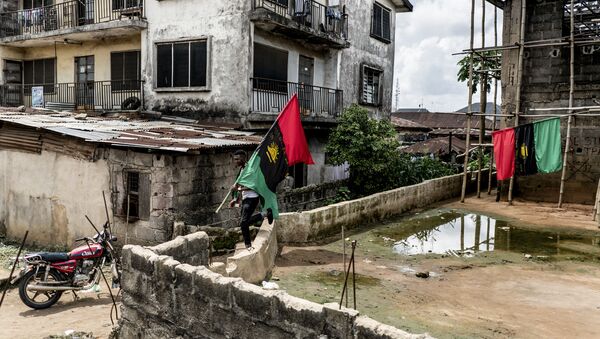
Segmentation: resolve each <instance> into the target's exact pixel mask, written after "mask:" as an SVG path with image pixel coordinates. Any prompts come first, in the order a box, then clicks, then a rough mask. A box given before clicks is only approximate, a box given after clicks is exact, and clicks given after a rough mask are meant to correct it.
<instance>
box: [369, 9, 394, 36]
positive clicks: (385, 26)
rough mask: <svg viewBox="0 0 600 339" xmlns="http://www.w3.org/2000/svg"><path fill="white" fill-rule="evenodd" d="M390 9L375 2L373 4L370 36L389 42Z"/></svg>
mask: <svg viewBox="0 0 600 339" xmlns="http://www.w3.org/2000/svg"><path fill="white" fill-rule="evenodd" d="M391 18H392V11H391V10H390V9H388V8H386V7H384V6H382V5H380V4H378V3H377V2H376V3H374V4H373V17H372V18H371V36H372V37H374V38H377V39H380V40H382V41H384V42H391V24H392V20H391Z"/></svg>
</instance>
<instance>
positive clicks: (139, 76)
mask: <svg viewBox="0 0 600 339" xmlns="http://www.w3.org/2000/svg"><path fill="white" fill-rule="evenodd" d="M131 52H137V57H138V60H137V61H138V65H137V66H138V69H137V79H121V80H115V79H114V77H113V74H112V67H113V64H112V62H113V59H112V58H113V55H114V54H125V53H131ZM123 67H125V63H123ZM123 75H125V74H123ZM141 80H142V51H141V50H139V49H132V50H126V51H112V52H110V81H111V93H120V92H131V91H138V90H140V87H137V88H135V89H130V88H123V89H113V86H112V82H113V81H123V82H125V81H136V82H137V83H138V85H139V84H140V83H141ZM125 87H126V86H125Z"/></svg>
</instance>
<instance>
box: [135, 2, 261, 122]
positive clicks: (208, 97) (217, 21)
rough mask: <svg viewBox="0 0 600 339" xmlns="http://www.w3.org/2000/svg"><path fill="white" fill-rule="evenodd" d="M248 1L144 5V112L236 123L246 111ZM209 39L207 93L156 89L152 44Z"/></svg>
mask: <svg viewBox="0 0 600 339" xmlns="http://www.w3.org/2000/svg"><path fill="white" fill-rule="evenodd" d="M250 5H251V2H250V1H239V0H238V1H213V0H173V1H148V2H147V3H146V16H147V17H148V18H149V22H150V24H149V26H148V29H147V30H145V31H144V32H142V78H143V79H144V80H145V81H146V83H145V93H146V94H145V95H146V102H147V107H148V108H150V109H154V110H159V111H162V112H165V113H168V114H175V115H178V116H183V117H188V118H192V119H202V120H212V121H215V122H228V123H239V122H241V119H242V115H245V114H246V113H247V112H248V110H249V107H250V103H249V82H250V80H249V78H250V67H251V63H250V46H251V29H250V23H249V19H248V12H249V11H250ZM201 37H210V38H211V42H210V46H209V49H210V51H211V52H210V56H209V62H210V63H211V66H210V67H209V73H208V74H209V76H208V78H209V79H210V91H197V92H190V91H186V92H177V91H172V92H166V91H160V92H159V91H157V90H156V89H155V79H154V72H155V71H154V70H153V69H152V65H155V50H154V49H155V43H156V42H159V41H161V42H164V41H177V40H181V39H193V38H201Z"/></svg>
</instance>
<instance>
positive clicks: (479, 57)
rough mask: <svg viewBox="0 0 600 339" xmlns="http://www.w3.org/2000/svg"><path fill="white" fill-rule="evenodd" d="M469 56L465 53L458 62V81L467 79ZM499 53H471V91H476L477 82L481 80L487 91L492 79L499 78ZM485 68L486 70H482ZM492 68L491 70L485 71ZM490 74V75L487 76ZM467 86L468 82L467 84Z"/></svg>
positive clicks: (489, 89)
mask: <svg viewBox="0 0 600 339" xmlns="http://www.w3.org/2000/svg"><path fill="white" fill-rule="evenodd" d="M470 63H471V56H470V55H467V56H465V57H464V58H462V59H461V60H460V61H459V62H458V64H457V65H458V66H459V69H458V73H457V74H456V75H457V77H458V81H460V82H465V81H469V65H470ZM500 67H501V64H500V54H499V53H497V52H495V51H488V52H480V53H478V54H474V55H473V84H472V88H473V93H477V88H478V87H479V83H480V82H481V81H482V80H483V82H484V83H485V91H486V92H487V93H489V92H490V91H491V89H492V80H494V79H498V80H500V71H499V69H500ZM483 70H486V72H482V71H483ZM489 70H494V71H493V72H487V71H489ZM488 75H490V76H488ZM467 86H468V84H467Z"/></svg>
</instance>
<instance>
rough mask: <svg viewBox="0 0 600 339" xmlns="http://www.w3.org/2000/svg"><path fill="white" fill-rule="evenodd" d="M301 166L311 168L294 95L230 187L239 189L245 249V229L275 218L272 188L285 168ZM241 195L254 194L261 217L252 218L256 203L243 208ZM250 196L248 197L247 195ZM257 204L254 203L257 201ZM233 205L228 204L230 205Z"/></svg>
mask: <svg viewBox="0 0 600 339" xmlns="http://www.w3.org/2000/svg"><path fill="white" fill-rule="evenodd" d="M299 163H305V164H307V165H312V164H314V161H313V159H312V156H311V154H310V151H309V150H308V143H307V142H306V136H305V135H304V129H303V128H302V123H301V122H300V105H299V104H298V95H297V94H294V96H292V98H291V99H290V101H289V102H288V103H287V104H286V106H285V108H284V109H283V111H282V112H281V113H280V114H279V116H278V117H277V119H276V120H275V123H274V124H273V126H271V128H270V129H269V131H268V132H267V134H266V135H265V137H264V138H263V140H262V142H261V143H260V145H259V146H258V148H257V149H256V151H254V153H253V154H252V156H251V157H250V160H249V161H248V162H247V163H245V164H244V166H243V168H242V170H241V172H240V174H239V176H238V178H237V180H236V182H235V185H234V187H235V188H237V189H239V188H242V198H243V199H242V220H241V222H240V227H241V229H242V235H243V236H244V243H245V244H246V248H248V249H251V246H252V243H251V241H250V231H249V227H250V225H251V224H252V222H257V221H259V220H261V219H262V218H264V217H265V216H267V217H268V218H269V223H271V222H272V220H273V219H272V218H278V217H279V210H278V208H277V195H276V188H277V184H279V183H280V182H281V181H282V180H283V179H284V178H285V176H286V174H287V172H288V167H290V166H293V165H296V164H299ZM244 191H245V192H248V193H246V197H248V196H253V193H254V194H256V195H257V196H258V197H256V198H259V199H260V202H261V205H262V211H263V212H262V213H261V215H260V216H259V215H254V216H252V213H254V209H255V208H256V205H257V203H258V202H256V203H254V202H252V203H250V202H251V201H248V204H247V207H244V200H246V199H247V198H246V197H244ZM249 192H252V193H249ZM257 200H258V199H257ZM234 202H235V201H232V202H231V203H230V205H232V204H233V203H234Z"/></svg>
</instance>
